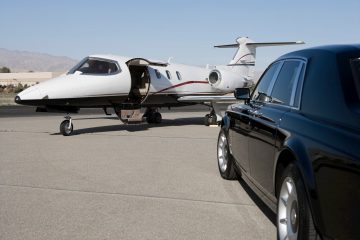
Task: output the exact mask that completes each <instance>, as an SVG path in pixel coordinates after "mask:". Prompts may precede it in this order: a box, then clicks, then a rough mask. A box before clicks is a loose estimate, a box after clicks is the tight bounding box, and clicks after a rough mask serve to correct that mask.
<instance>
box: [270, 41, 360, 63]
mask: <svg viewBox="0 0 360 240" xmlns="http://www.w3.org/2000/svg"><path fill="white" fill-rule="evenodd" d="M358 51H360V44H336V45H325V46H318V47H311V48H306V49H302V50H298V51H294V52H290V53H287V54H285V55H282V56H281V57H279V58H278V59H277V60H282V59H287V58H310V57H312V56H314V55H317V56H319V55H322V54H324V55H325V54H334V55H338V54H341V55H342V54H347V53H353V52H358Z"/></svg>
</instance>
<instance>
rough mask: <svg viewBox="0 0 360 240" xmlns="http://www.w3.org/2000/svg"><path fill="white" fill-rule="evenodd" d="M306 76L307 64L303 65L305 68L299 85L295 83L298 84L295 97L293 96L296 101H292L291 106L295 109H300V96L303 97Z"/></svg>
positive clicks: (300, 76) (302, 70) (302, 69)
mask: <svg viewBox="0 0 360 240" xmlns="http://www.w3.org/2000/svg"><path fill="white" fill-rule="evenodd" d="M304 75H305V63H303V66H302V68H301V72H300V75H299V78H298V83H297V84H296V83H295V84H296V90H295V96H292V97H293V98H294V100H293V102H291V101H290V105H292V106H293V107H300V96H301V90H302V84H303V79H304Z"/></svg>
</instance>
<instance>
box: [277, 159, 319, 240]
mask: <svg viewBox="0 0 360 240" xmlns="http://www.w3.org/2000/svg"><path fill="white" fill-rule="evenodd" d="M278 186H279V187H278V188H277V189H278V194H277V196H278V207H277V219H276V223H277V238H278V239H306V240H316V239H320V238H319V236H318V235H317V233H316V230H315V227H314V223H313V219H312V215H311V211H310V208H309V204H308V201H307V198H306V192H305V187H304V183H303V181H302V179H301V176H300V173H299V171H298V169H297V168H296V166H295V165H294V164H290V165H288V166H287V167H286V168H285V170H284V171H283V174H282V176H281V179H280V182H279V184H278Z"/></svg>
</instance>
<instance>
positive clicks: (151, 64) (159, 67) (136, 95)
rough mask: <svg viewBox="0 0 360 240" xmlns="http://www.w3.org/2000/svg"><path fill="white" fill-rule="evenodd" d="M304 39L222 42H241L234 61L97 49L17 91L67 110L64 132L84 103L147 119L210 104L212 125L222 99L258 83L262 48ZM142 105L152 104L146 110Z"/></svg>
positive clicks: (19, 99)
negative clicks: (164, 110) (179, 59)
mask: <svg viewBox="0 0 360 240" xmlns="http://www.w3.org/2000/svg"><path fill="white" fill-rule="evenodd" d="M302 43H304V42H302V41H298V42H268V43H256V42H253V41H252V40H251V39H249V38H247V37H240V38H238V39H236V43H235V44H230V45H219V46H215V47H219V48H238V49H237V52H236V54H235V56H234V57H233V59H232V60H231V61H230V63H229V64H228V65H225V66H206V67H197V66H189V65H182V64H175V63H172V62H170V59H169V61H168V62H159V61H152V60H149V59H144V58H129V57H122V56H114V55H91V56H88V57H86V58H84V59H83V60H82V61H80V62H79V63H78V64H77V65H76V66H75V67H73V68H72V69H71V70H70V71H69V72H68V73H67V74H66V75H62V76H60V77H57V78H54V79H50V80H47V81H45V82H42V83H40V84H37V85H35V86H32V87H30V88H28V89H26V90H24V91H22V92H21V93H19V94H18V95H17V96H16V97H15V102H16V103H18V104H24V105H32V106H37V107H38V108H37V110H36V111H39V112H44V111H45V112H64V113H67V116H66V117H65V118H66V120H64V121H63V122H62V123H61V124H60V132H61V133H62V134H63V135H65V136H68V135H71V133H72V132H73V123H72V119H71V117H70V115H69V114H70V113H77V112H78V111H79V109H80V108H103V109H104V112H105V114H107V115H108V112H107V108H113V109H114V111H115V113H116V114H117V116H118V117H119V118H120V120H122V121H123V122H125V123H128V122H131V121H142V120H146V121H147V122H148V123H160V122H161V120H162V116H161V114H160V113H159V111H158V109H159V108H161V107H169V108H170V107H178V106H185V105H192V104H205V105H209V106H210V107H211V109H212V110H211V112H210V114H207V115H206V116H205V122H206V125H209V124H216V123H217V122H218V121H220V120H221V113H220V111H219V108H218V104H220V103H223V102H235V98H234V97H233V96H225V95H226V94H228V93H232V92H233V91H234V90H235V89H236V88H241V87H251V86H252V85H253V84H254V81H253V77H254V68H255V55H256V48H257V47H260V46H276V45H289V44H302ZM141 108H146V111H145V113H144V114H143V115H141V114H140V110H141Z"/></svg>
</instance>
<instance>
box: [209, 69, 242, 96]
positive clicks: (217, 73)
mask: <svg viewBox="0 0 360 240" xmlns="http://www.w3.org/2000/svg"><path fill="white" fill-rule="evenodd" d="M208 81H209V83H210V85H211V86H212V87H214V88H216V89H219V90H221V91H233V90H235V88H241V87H246V86H247V80H246V79H244V77H242V76H239V73H234V72H230V71H226V70H218V69H215V70H212V71H211V72H210V73H209V78H208Z"/></svg>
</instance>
